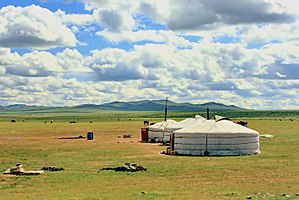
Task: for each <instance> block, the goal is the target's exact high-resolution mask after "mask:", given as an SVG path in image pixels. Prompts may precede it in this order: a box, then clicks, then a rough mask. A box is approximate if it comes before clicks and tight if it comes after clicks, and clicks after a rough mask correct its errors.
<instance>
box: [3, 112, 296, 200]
mask: <svg viewBox="0 0 299 200" xmlns="http://www.w3.org/2000/svg"><path fill="white" fill-rule="evenodd" d="M243 114H244V113H243ZM192 115H193V114H191V113H177V114H176V115H170V117H172V119H175V120H178V121H179V120H181V119H183V118H184V117H191V116H192ZM228 115H229V116H230V115H231V114H228ZM162 116H163V115H161V116H160V115H155V114H151V113H147V114H145V115H143V114H140V113H138V114H129V113H113V114H99V115H98V114H97V113H91V112H87V113H80V114H78V115H75V114H74V113H71V114H70V113H66V112H63V111H61V112H57V113H29V114H28V113H2V114H0V117H1V118H0V149H1V151H0V172H1V174H0V199H3V200H10V199H14V200H16V199H37V200H40V199H63V200H64V199H70V200H71V199H72V200H75V199H188V200H189V199H247V198H248V199H250V198H252V199H299V116H298V112H295V113H291V114H284V113H283V112H281V113H274V114H273V113H272V115H271V116H270V117H269V115H259V114H258V113H251V114H250V116H247V115H245V117H246V118H238V117H237V114H235V115H231V116H232V117H233V120H234V121H238V120H246V121H247V122H248V127H249V128H252V129H255V130H257V131H259V133H260V134H271V135H273V136H274V137H273V138H261V140H260V146H261V152H262V153H261V154H259V155H251V156H229V157H195V156H170V155H165V154H161V152H162V151H164V150H165V149H166V146H161V145H159V144H150V143H141V142H140V139H141V137H140V129H141V128H142V127H143V121H144V120H150V122H158V121H161V120H162ZM240 116H241V115H240ZM159 117H160V118H159ZM11 119H16V121H17V122H16V123H11V122H10V121H11ZM23 120H24V121H23ZM50 120H53V123H50ZM72 120H73V121H76V123H69V122H70V121H72ZM45 122H46V123H45ZM90 122H92V123H90ZM88 131H92V132H93V133H94V139H93V140H87V139H86V138H85V139H58V138H59V137H67V136H79V135H83V136H86V133H87V132H88ZM125 134H132V137H131V138H123V135H125ZM16 163H21V164H22V165H23V166H24V168H25V170H38V169H41V168H43V167H48V166H57V167H61V168H64V170H63V171H52V172H45V173H44V174H41V175H37V176H15V175H4V174H3V172H4V171H5V170H6V169H8V168H10V167H13V166H15V164H16ZM124 163H137V164H138V165H142V166H144V167H146V168H147V171H140V172H134V173H133V172H115V171H106V170H102V168H104V167H117V166H122V165H123V164H124Z"/></svg>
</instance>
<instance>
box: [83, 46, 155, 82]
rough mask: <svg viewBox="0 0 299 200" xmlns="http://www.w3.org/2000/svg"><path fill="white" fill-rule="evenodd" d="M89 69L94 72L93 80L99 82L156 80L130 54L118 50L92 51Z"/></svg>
mask: <svg viewBox="0 0 299 200" xmlns="http://www.w3.org/2000/svg"><path fill="white" fill-rule="evenodd" d="M88 65H89V67H90V68H91V69H92V70H93V71H94V72H95V74H94V76H93V77H94V79H95V80H100V81H125V80H137V79H156V76H155V75H154V74H153V73H150V72H149V70H147V69H146V68H145V67H144V66H142V65H141V63H140V61H139V60H138V59H136V57H135V56H134V55H132V54H131V53H130V52H125V51H124V50H120V49H105V50H102V51H93V56H92V57H90V58H89V62H88Z"/></svg>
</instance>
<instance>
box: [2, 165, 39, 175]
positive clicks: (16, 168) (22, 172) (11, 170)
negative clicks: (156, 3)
mask: <svg viewBox="0 0 299 200" xmlns="http://www.w3.org/2000/svg"><path fill="white" fill-rule="evenodd" d="M42 173H44V171H43V170H37V171H25V170H24V168H23V165H22V164H16V166H14V167H11V168H9V169H7V170H6V171H5V172H4V174H13V175H40V174H42Z"/></svg>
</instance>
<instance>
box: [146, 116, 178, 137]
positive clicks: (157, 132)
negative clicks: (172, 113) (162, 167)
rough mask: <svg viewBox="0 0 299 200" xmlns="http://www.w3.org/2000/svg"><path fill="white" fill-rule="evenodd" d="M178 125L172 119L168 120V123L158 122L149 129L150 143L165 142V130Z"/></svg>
mask: <svg viewBox="0 0 299 200" xmlns="http://www.w3.org/2000/svg"><path fill="white" fill-rule="evenodd" d="M175 123H177V122H176V121H174V120H172V119H167V120H166V121H162V122H157V123H155V124H153V125H150V126H149V127H148V141H154V142H163V136H164V132H165V128H166V127H168V126H170V125H173V124H175Z"/></svg>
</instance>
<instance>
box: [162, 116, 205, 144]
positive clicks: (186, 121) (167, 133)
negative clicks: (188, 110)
mask: <svg viewBox="0 0 299 200" xmlns="http://www.w3.org/2000/svg"><path fill="white" fill-rule="evenodd" d="M205 120H206V119H205V118H203V117H202V116H200V115H195V117H194V118H187V119H184V120H182V121H179V122H177V123H175V124H173V125H170V126H167V127H166V128H165V133H164V137H163V141H164V142H169V136H170V134H171V133H173V132H174V131H176V130H180V129H182V128H184V127H187V126H190V125H192V124H198V125H199V124H200V123H202V122H203V121H205Z"/></svg>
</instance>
